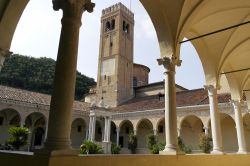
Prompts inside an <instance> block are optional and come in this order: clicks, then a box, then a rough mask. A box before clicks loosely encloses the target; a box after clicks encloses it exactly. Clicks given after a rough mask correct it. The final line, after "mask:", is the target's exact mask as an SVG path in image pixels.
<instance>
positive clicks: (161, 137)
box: [156, 117, 166, 142]
mask: <svg viewBox="0 0 250 166" xmlns="http://www.w3.org/2000/svg"><path fill="white" fill-rule="evenodd" d="M156 127H157V128H156V129H157V139H158V141H159V142H165V141H166V140H165V138H166V136H165V118H164V117H163V118H161V119H159V121H158V122H157V126H156Z"/></svg>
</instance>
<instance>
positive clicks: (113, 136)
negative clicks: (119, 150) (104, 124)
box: [110, 121, 117, 143]
mask: <svg viewBox="0 0 250 166" xmlns="http://www.w3.org/2000/svg"><path fill="white" fill-rule="evenodd" d="M110 127H111V128H110V141H111V142H112V143H116V136H117V133H116V125H115V123H114V122H113V121H111V126H110Z"/></svg>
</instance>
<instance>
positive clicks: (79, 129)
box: [70, 118, 86, 149]
mask: <svg viewBox="0 0 250 166" xmlns="http://www.w3.org/2000/svg"><path fill="white" fill-rule="evenodd" d="M85 138H86V123H85V121H84V120H83V119H81V118H77V119H75V120H74V121H73V122H72V125H71V133H70V139H71V146H72V148H75V149H79V147H80V146H81V144H82V142H83V140H84V139H85Z"/></svg>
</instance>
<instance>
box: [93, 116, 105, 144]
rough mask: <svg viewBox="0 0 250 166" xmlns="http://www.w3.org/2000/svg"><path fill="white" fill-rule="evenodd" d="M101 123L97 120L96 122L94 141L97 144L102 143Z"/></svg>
mask: <svg viewBox="0 0 250 166" xmlns="http://www.w3.org/2000/svg"><path fill="white" fill-rule="evenodd" d="M101 123H102V122H101V121H99V120H96V126H95V141H97V142H102V140H103V132H104V131H103V129H104V127H102V126H103V125H102V124H101Z"/></svg>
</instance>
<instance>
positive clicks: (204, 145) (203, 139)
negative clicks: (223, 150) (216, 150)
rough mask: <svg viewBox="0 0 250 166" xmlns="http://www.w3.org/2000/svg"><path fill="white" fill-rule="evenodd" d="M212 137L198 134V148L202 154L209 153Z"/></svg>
mask: <svg viewBox="0 0 250 166" xmlns="http://www.w3.org/2000/svg"><path fill="white" fill-rule="evenodd" d="M211 141H212V137H211V136H210V135H209V134H205V133H202V134H200V142H199V148H200V149H201V150H202V152H204V153H210V151H211V149H212V148H213V146H212V145H211Z"/></svg>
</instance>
